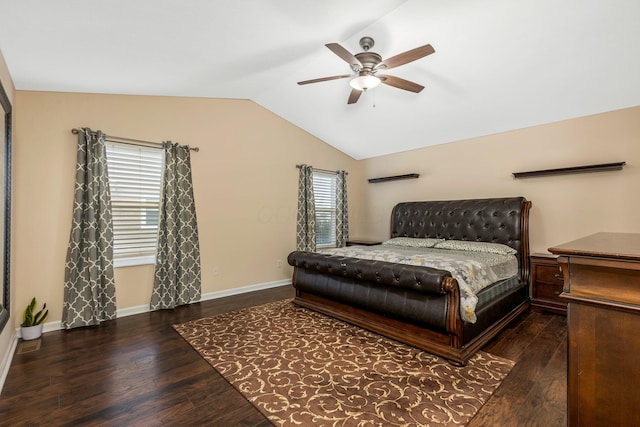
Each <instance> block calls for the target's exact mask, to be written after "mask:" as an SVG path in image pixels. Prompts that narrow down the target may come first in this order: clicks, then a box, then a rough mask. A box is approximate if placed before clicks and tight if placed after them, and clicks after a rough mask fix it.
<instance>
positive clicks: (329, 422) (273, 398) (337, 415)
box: [174, 300, 514, 426]
mask: <svg viewBox="0 0 640 427" xmlns="http://www.w3.org/2000/svg"><path fill="white" fill-rule="evenodd" d="M174 328H175V330H176V331H178V333H179V334H180V335H182V337H183V338H184V339H185V340H186V341H187V342H188V343H189V344H191V346H192V347H193V348H194V349H196V350H197V351H198V352H199V353H200V355H202V357H203V358H204V359H205V360H207V362H209V363H210V364H211V366H213V367H214V368H215V369H216V370H217V371H218V372H220V374H222V375H223V376H224V377H225V378H226V379H227V381H229V382H230V383H231V384H232V385H233V386H234V387H235V388H236V389H237V390H239V391H240V392H241V393H242V394H243V395H244V396H245V398H247V399H248V400H249V401H250V402H251V403H252V404H253V405H254V406H255V407H256V408H258V410H259V411H260V412H262V413H263V414H264V415H265V416H266V417H267V418H269V420H270V421H271V422H272V423H274V424H275V425H280V426H418V425H419V426H430V425H434V426H435V425H437V426H443V425H452V426H453V425H464V424H466V423H467V422H468V421H469V420H471V418H472V417H473V416H474V415H475V413H476V412H477V411H478V410H479V409H480V407H482V405H483V404H484V403H485V402H486V401H487V399H489V397H490V396H491V394H492V393H493V392H494V391H495V390H496V389H497V388H498V386H499V385H500V383H501V382H502V380H503V379H504V378H505V377H506V376H507V375H508V374H509V372H510V371H511V368H512V367H513V365H514V362H511V361H509V360H506V359H502V358H498V357H496V356H492V355H490V354H488V353H483V352H479V353H477V354H476V355H475V356H474V357H473V358H472V359H471V360H470V361H469V363H468V365H467V366H466V367H463V368H456V367H454V366H452V365H450V364H449V363H447V362H446V361H445V360H443V359H441V358H439V357H437V356H434V355H431V354H429V353H426V352H424V351H421V350H418V349H415V348H413V347H409V346H407V345H404V344H401V343H399V342H396V341H394V340H391V339H387V338H385V337H382V336H380V335H377V334H374V333H371V332H368V331H365V330H364V329H361V328H358V327H356V326H353V325H350V324H348V323H344V322H341V321H338V320H335V319H332V318H330V317H327V316H324V315H322V314H319V313H316V312H314V311H311V310H307V309H305V308H301V307H298V306H296V305H295V304H293V303H292V302H291V301H290V300H285V301H278V302H275V303H269V304H265V305H262V306H258V307H252V308H248V309H244V310H240V311H236V312H231V313H226V314H222V315H218V316H214V317H208V318H204V319H199V320H194V321H191V322H187V323H183V324H180V325H174Z"/></svg>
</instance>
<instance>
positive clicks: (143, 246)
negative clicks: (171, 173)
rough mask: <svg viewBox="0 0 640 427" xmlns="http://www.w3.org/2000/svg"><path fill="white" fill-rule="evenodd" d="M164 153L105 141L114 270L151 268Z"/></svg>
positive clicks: (153, 149)
mask: <svg viewBox="0 0 640 427" xmlns="http://www.w3.org/2000/svg"><path fill="white" fill-rule="evenodd" d="M163 161H164V152H163V150H162V149H161V148H151V147H142V146H137V145H130V144H123V143H117V142H112V141H107V164H108V168H109V171H108V172H109V185H110V187H111V209H112V213H113V261H114V266H115V267H123V266H127V265H140V264H154V263H155V260H156V247H157V243H158V218H159V205H160V183H161V182H162V168H163Z"/></svg>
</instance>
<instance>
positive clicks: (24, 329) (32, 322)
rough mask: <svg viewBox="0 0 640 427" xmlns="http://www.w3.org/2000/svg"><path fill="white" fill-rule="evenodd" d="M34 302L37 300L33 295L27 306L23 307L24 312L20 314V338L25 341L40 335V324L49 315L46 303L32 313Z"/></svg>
mask: <svg viewBox="0 0 640 427" xmlns="http://www.w3.org/2000/svg"><path fill="white" fill-rule="evenodd" d="M36 304H37V302H36V299H35V297H34V298H33V299H32V300H31V303H30V304H29V305H28V306H27V308H25V309H24V314H23V315H22V324H21V325H20V332H21V334H22V339H23V340H25V341H28V340H35V339H36V338H40V335H42V324H43V323H44V321H45V320H47V316H49V310H47V304H46V303H45V304H44V305H43V306H42V309H41V310H40V311H38V312H37V313H36V314H35V315H34V314H33V312H34V310H35V309H36Z"/></svg>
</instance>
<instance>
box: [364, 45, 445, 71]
mask: <svg viewBox="0 0 640 427" xmlns="http://www.w3.org/2000/svg"><path fill="white" fill-rule="evenodd" d="M433 52H435V49H434V48H433V46H431V45H430V44H426V45H424V46H420V47H417V48H415V49H411V50H408V51H406V52H403V53H400V54H398V55H396V56H392V57H391V58H387V59H385V60H384V61H382V62H381V63H379V64H378V66H377V67H376V68H377V69H380V68H384V69H385V70H388V69H390V68H395V67H399V66H401V65H404V64H408V63H409V62H412V61H415V60H416V59H420V58H424V57H425V56H427V55H431V54H432V53H433Z"/></svg>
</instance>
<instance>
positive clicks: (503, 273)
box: [288, 197, 531, 365]
mask: <svg viewBox="0 0 640 427" xmlns="http://www.w3.org/2000/svg"><path fill="white" fill-rule="evenodd" d="M530 208H531V202H529V201H527V200H526V199H525V198H524V197H509V198H492V199H470V200H447V201H426V202H403V203H399V204H397V205H396V206H395V207H394V208H393V210H392V213H391V233H390V238H389V239H388V240H387V241H385V242H384V244H381V245H376V246H367V247H365V246H351V247H347V248H336V249H331V250H327V251H324V252H323V251H316V252H306V251H295V252H292V253H291V254H289V257H288V262H289V264H290V265H291V266H293V267H294V271H293V278H292V284H293V286H294V287H295V290H296V296H295V298H294V302H295V303H296V304H298V305H300V306H303V307H306V308H310V309H312V310H315V311H318V312H321V313H324V314H326V315H329V316H332V317H335V318H338V319H341V320H344V321H347V322H350V323H353V324H355V325H358V326H361V327H363V328H365V329H369V330H371V331H374V332H377V333H379V334H382V335H385V336H388V337H390V338H393V339H396V340H398V341H401V342H404V343H407V344H409V345H412V346H415V347H418V348H421V349H424V350H426V351H429V352H431V353H433V354H436V355H439V356H441V357H444V358H446V359H448V360H449V361H451V362H452V363H453V364H456V365H464V364H466V362H467V360H468V359H469V358H470V357H471V356H472V355H473V354H474V353H475V352H476V351H478V350H479V349H480V348H481V347H482V346H483V345H484V344H486V343H487V342H488V341H489V340H490V339H491V338H493V337H494V336H495V335H496V334H497V333H498V332H500V331H501V330H502V329H503V328H504V327H505V326H506V325H507V324H508V323H509V322H511V321H512V320H513V319H515V318H516V317H517V316H518V315H519V314H521V313H522V312H523V311H525V310H526V309H527V308H528V306H529V274H530V272H529V235H528V222H529V210H530ZM494 255H495V256H494Z"/></svg>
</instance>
